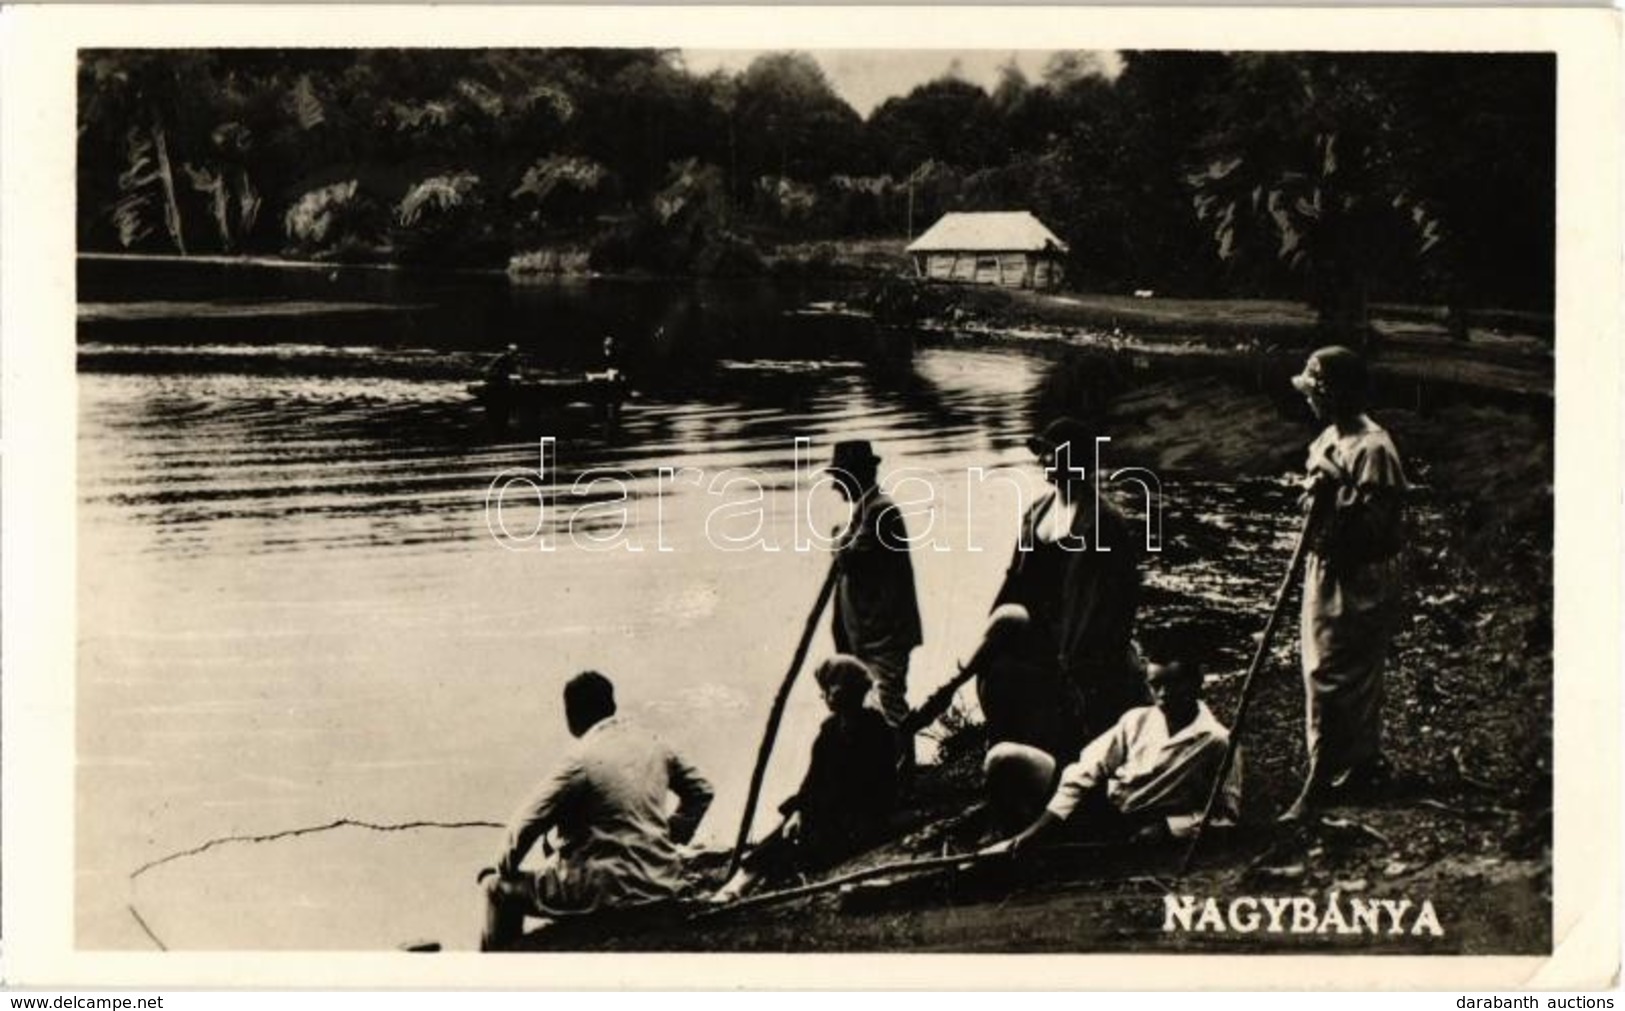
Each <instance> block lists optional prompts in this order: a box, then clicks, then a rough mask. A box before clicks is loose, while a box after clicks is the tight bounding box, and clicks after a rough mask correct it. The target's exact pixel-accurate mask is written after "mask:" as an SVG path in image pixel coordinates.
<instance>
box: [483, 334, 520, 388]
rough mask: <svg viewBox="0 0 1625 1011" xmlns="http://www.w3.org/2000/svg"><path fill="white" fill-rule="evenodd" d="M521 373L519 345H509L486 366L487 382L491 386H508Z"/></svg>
mask: <svg viewBox="0 0 1625 1011" xmlns="http://www.w3.org/2000/svg"><path fill="white" fill-rule="evenodd" d="M518 371H519V345H517V344H509V345H508V346H507V348H506V349H504V350H503V352H502V353H501V354H500V355H497V356H496V357H495V358H493V359H491V361H490V362H489V363H488V364H487V365H486V366H485V381H486V383H487V384H488V385H491V386H508V385H511V384H512V383H513V378H514V375H515V374H516V373H517V372H518Z"/></svg>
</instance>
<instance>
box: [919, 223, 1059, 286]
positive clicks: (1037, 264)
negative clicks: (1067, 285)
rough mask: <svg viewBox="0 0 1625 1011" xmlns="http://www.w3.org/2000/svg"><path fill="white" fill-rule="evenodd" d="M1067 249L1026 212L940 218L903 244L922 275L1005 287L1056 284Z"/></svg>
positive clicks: (937, 278) (1053, 234)
mask: <svg viewBox="0 0 1625 1011" xmlns="http://www.w3.org/2000/svg"><path fill="white" fill-rule="evenodd" d="M1066 251H1067V245H1066V243H1065V242H1063V241H1061V239H1060V238H1059V237H1058V236H1057V235H1056V234H1055V233H1054V232H1052V231H1050V230H1049V229H1048V228H1046V227H1044V223H1043V222H1042V221H1039V220H1038V219H1037V218H1036V217H1034V216H1033V214H1032V212H1031V211H978V212H974V213H961V212H953V213H949V214H944V215H943V216H942V218H941V219H940V220H939V221H938V222H937V223H936V224H934V225H932V226H931V227H930V228H928V229H926V232H925V234H924V235H921V236H920V237H919V238H918V239H915V240H914V241H913V242H911V243H909V245H908V253H909V255H910V257H912V258H913V260H914V270H915V272H916V273H917V274H918V275H919V276H921V277H929V278H933V279H936V280H941V281H968V282H971V283H973V284H998V285H1003V286H1004V287H1007V288H1051V287H1054V286H1055V285H1057V284H1059V283H1060V281H1061V258H1062V257H1063V256H1064V255H1065V254H1066Z"/></svg>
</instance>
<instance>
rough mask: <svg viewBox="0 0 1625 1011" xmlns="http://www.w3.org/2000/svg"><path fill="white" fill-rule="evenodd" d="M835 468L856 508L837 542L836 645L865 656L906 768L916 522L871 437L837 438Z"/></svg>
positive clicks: (915, 625) (915, 621)
mask: <svg viewBox="0 0 1625 1011" xmlns="http://www.w3.org/2000/svg"><path fill="white" fill-rule="evenodd" d="M827 471H828V473H829V475H830V477H831V478H832V479H833V480H834V482H835V487H836V490H837V491H838V492H839V493H840V495H841V497H842V498H844V499H845V500H846V501H847V502H849V503H850V504H851V506H852V519H851V522H850V523H848V524H847V527H846V530H845V531H844V532H843V533H841V534H840V535H839V536H838V537H837V538H836V542H835V557H836V565H837V576H836V583H835V595H834V599H835V607H834V611H835V614H834V617H833V619H832V630H833V632H834V638H835V649H836V651H837V652H839V653H845V654H850V655H852V656H855V657H857V658H858V659H859V660H862V661H863V663H864V664H865V665H866V666H867V667H868V669H869V671H870V672H871V673H872V675H873V677H874V681H875V701H876V702H877V703H878V704H879V706H880V712H881V714H882V715H883V716H884V717H885V719H886V724H887V725H888V726H890V727H891V728H892V730H893V732H894V734H895V736H896V742H895V745H896V750H897V759H898V763H899V765H901V766H902V768H903V769H904V770H905V771H906V770H908V769H911V768H912V767H913V765H914V735H913V734H911V733H907V732H905V731H904V730H903V722H904V721H905V720H906V719H907V718H908V714H909V706H908V665H909V655H910V654H911V653H912V652H913V651H914V648H915V647H916V646H919V645H920V643H921V641H922V638H923V637H922V635H921V630H920V606H919V600H918V598H917V597H916V595H915V589H914V565H913V562H912V561H911V560H910V558H909V540H908V527H907V524H905V523H904V521H903V514H902V511H901V510H900V509H898V508H897V505H896V504H895V503H894V502H893V501H892V500H891V499H890V498H889V497H888V496H887V495H886V494H885V493H884V492H882V491H881V490H880V485H879V481H878V475H879V471H880V457H878V456H876V455H875V453H874V450H873V449H872V448H871V447H870V444H869V442H868V441H867V440H864V439H853V440H848V441H844V442H837V443H836V444H835V450H834V453H833V456H832V458H831V460H830V464H829V467H828V468H827Z"/></svg>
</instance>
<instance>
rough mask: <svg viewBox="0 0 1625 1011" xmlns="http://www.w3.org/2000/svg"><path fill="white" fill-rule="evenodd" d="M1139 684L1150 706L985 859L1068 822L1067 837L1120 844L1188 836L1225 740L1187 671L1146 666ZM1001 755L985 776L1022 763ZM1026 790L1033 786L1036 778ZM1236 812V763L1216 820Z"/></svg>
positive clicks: (1016, 755)
mask: <svg viewBox="0 0 1625 1011" xmlns="http://www.w3.org/2000/svg"><path fill="white" fill-rule="evenodd" d="M1146 683H1147V685H1148V686H1149V687H1150V689H1151V695H1152V698H1153V699H1154V701H1155V704H1154V705H1149V706H1141V707H1139V708H1136V709H1131V710H1129V711H1128V712H1126V713H1124V714H1123V716H1122V718H1121V719H1119V720H1118V721H1117V724H1116V725H1115V726H1114V727H1112V728H1111V729H1110V730H1108V731H1106V732H1105V733H1104V734H1101V735H1100V736H1099V737H1097V738H1095V739H1094V740H1093V741H1091V742H1089V744H1088V745H1087V746H1086V747H1085V748H1084V749H1083V753H1082V754H1081V755H1079V756H1078V760H1077V761H1076V762H1074V763H1073V764H1071V765H1069V766H1067V767H1066V769H1065V770H1063V771H1062V773H1061V776H1060V781H1059V784H1058V785H1057V786H1056V787H1055V790H1054V793H1053V795H1052V796H1051V797H1050V800H1049V803H1048V805H1047V806H1046V807H1045V808H1044V810H1043V811H1042V812H1040V813H1039V814H1038V816H1037V817H1036V818H1035V819H1034V820H1033V821H1032V822H1031V823H1030V824H1028V825H1027V827H1026V828H1024V829H1022V830H1021V831H1020V832H1018V833H1017V834H1016V835H1015V836H1013V837H1012V838H1010V839H1008V840H1006V841H1004V842H1002V843H999V844H997V845H995V846H992V847H989V849H988V850H987V851H986V852H1002V851H1008V852H1010V853H1017V852H1019V851H1021V850H1022V849H1025V848H1027V847H1028V846H1030V845H1032V844H1033V843H1034V842H1035V841H1038V840H1040V839H1042V838H1044V837H1046V836H1049V835H1051V834H1053V833H1055V832H1056V831H1057V830H1058V829H1059V827H1060V826H1061V825H1062V824H1063V823H1067V822H1070V823H1071V824H1070V825H1069V826H1068V828H1069V834H1072V835H1074V836H1079V835H1081V836H1084V837H1088V838H1097V839H1114V838H1115V839H1121V838H1128V837H1130V836H1134V835H1136V834H1139V833H1142V832H1145V831H1146V830H1147V829H1150V830H1151V831H1152V833H1154V834H1158V835H1160V834H1163V833H1164V832H1166V833H1167V834H1169V835H1174V836H1184V835H1189V834H1190V833H1192V832H1193V831H1195V829H1196V827H1197V823H1198V822H1200V821H1201V817H1202V809H1203V806H1204V805H1205V804H1206V803H1207V796H1208V790H1209V789H1210V788H1211V787H1212V784H1213V777H1214V775H1215V774H1216V773H1217V772H1218V767H1219V763H1220V762H1221V761H1222V760H1223V758H1224V752H1225V748H1226V746H1227V745H1228V743H1229V740H1230V735H1229V732H1228V731H1227V730H1225V728H1224V727H1223V726H1222V725H1221V724H1220V723H1219V721H1218V720H1217V719H1215V718H1214V716H1213V713H1212V712H1211V711H1210V710H1209V709H1208V707H1207V706H1206V704H1204V703H1203V702H1202V700H1201V691H1202V673H1201V670H1200V668H1198V667H1197V665H1196V664H1195V663H1193V662H1191V661H1183V662H1181V661H1174V662H1170V663H1153V664H1151V665H1150V666H1148V667H1147V669H1146ZM1001 747H1002V746H998V745H996V746H995V748H994V749H993V750H992V751H990V752H989V754H988V759H989V769H988V771H989V773H990V774H991V773H992V772H993V771H994V767H995V764H997V765H999V766H1001V767H1002V766H1003V765H1009V764H1012V763H1018V762H1020V761H1021V759H1022V753H1021V752H1017V751H1013V750H1011V749H1003V750H1002V751H1001ZM996 755H997V757H998V758H999V762H998V763H995V762H994V759H995V757H996ZM1046 757H1047V756H1046ZM1002 771H1003V775H1002V777H1001V778H1002V780H1003V781H1005V782H1019V781H1020V778H1019V777H1016V776H1013V775H1011V774H1010V773H1009V770H1002ZM1036 771H1039V770H1035V772H1036ZM1027 781H1028V782H1029V783H1030V782H1034V781H1035V777H1028V778H1027ZM990 785H991V780H990ZM1001 799H1002V800H1003V801H1004V802H1005V805H1006V806H1007V807H1013V808H1019V807H1020V806H1021V805H1022V798H1001ZM1240 805H1241V762H1240V755H1239V754H1238V755H1237V756H1235V759H1234V760H1233V761H1232V762H1231V764H1230V771H1229V773H1228V774H1227V775H1226V777H1225V786H1224V789H1223V790H1222V791H1221V792H1220V796H1219V805H1218V810H1217V811H1215V814H1216V815H1221V816H1224V817H1228V818H1231V819H1233V818H1235V817H1236V816H1237V814H1238V813H1239V810H1240Z"/></svg>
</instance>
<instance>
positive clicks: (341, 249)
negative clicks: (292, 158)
mask: <svg viewBox="0 0 1625 1011" xmlns="http://www.w3.org/2000/svg"><path fill="white" fill-rule="evenodd" d="M387 220H388V213H387V212H386V211H385V209H384V207H383V205H382V204H381V203H379V202H378V201H377V200H375V199H373V198H372V197H371V196H369V195H368V194H367V193H366V192H365V191H363V190H362V189H361V186H360V184H359V183H358V182H357V181H356V180H354V179H349V180H346V181H344V182H338V183H332V184H330V185H327V186H321V187H317V188H316V189H313V190H308V191H306V192H305V193H303V194H302V195H300V197H299V198H298V199H297V200H295V201H294V202H293V206H291V207H289V208H288V210H287V212H286V213H285V214H283V216H282V227H283V231H284V233H285V234H286V236H287V243H286V245H285V246H284V250H283V251H284V254H285V255H288V256H295V257H311V258H316V259H322V258H340V259H355V258H360V257H362V256H364V255H366V254H370V253H375V252H376V251H377V249H378V247H379V246H380V245H381V244H382V240H383V235H384V232H385V229H386V226H387Z"/></svg>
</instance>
